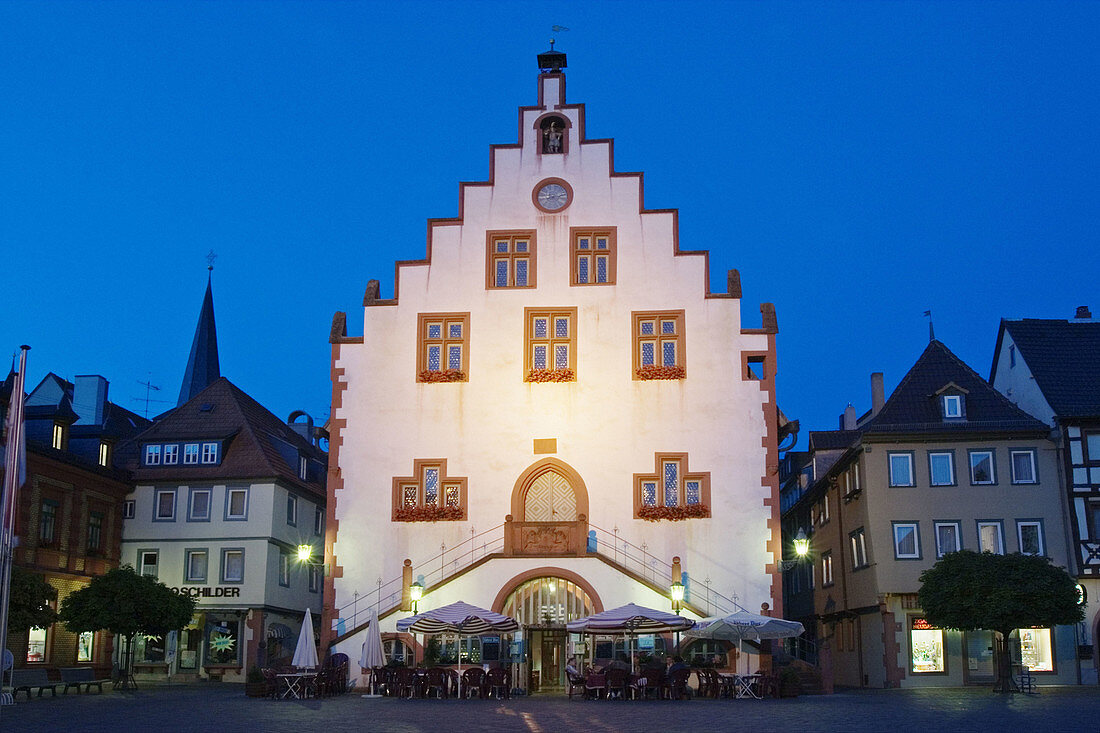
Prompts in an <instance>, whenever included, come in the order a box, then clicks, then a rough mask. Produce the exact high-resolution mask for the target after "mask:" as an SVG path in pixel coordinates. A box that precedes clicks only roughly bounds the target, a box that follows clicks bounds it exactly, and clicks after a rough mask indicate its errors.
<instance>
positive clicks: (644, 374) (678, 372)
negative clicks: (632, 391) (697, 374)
mask: <svg viewBox="0 0 1100 733" xmlns="http://www.w3.org/2000/svg"><path fill="white" fill-rule="evenodd" d="M686 374H687V372H685V371H684V368H683V367H682V366H657V365H656V364H647V365H646V366H642V367H638V368H637V369H635V370H634V375H635V376H636V377H638V379H683V378H684V377H685V376H686Z"/></svg>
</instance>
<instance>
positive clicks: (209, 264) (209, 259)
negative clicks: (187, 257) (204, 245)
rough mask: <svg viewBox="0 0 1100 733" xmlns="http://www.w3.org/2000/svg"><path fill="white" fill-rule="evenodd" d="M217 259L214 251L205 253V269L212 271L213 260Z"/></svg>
mask: <svg viewBox="0 0 1100 733" xmlns="http://www.w3.org/2000/svg"><path fill="white" fill-rule="evenodd" d="M216 259H218V255H217V254H215V253H214V250H210V251H209V252H207V253H206V269H207V270H210V271H213V269H214V260H216Z"/></svg>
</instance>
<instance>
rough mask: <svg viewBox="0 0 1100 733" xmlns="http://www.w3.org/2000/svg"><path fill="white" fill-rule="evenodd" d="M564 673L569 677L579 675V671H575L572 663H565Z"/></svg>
mask: <svg viewBox="0 0 1100 733" xmlns="http://www.w3.org/2000/svg"><path fill="white" fill-rule="evenodd" d="M565 673H566V674H567V675H569V676H570V677H580V676H581V673H580V672H578V671H577V668H576V667H574V666H573V663H572V662H570V663H569V664H567V665H565Z"/></svg>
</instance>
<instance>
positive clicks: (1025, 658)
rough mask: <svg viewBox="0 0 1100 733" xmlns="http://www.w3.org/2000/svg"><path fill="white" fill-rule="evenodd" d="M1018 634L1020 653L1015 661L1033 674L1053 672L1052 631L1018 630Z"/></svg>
mask: <svg viewBox="0 0 1100 733" xmlns="http://www.w3.org/2000/svg"><path fill="white" fill-rule="evenodd" d="M1016 634H1017V636H1018V637H1019V639H1020V651H1019V656H1018V657H1017V658H1016V659H1015V660H1014V661H1015V662H1016V663H1017V664H1020V665H1023V666H1024V667H1027V668H1028V670H1029V671H1031V672H1053V671H1054V646H1053V644H1052V643H1051V632H1050V629H1017V630H1016ZM1014 656H1015V655H1014Z"/></svg>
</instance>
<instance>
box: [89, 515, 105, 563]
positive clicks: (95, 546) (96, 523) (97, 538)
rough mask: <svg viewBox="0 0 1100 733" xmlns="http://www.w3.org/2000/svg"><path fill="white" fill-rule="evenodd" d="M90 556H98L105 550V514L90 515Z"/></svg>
mask: <svg viewBox="0 0 1100 733" xmlns="http://www.w3.org/2000/svg"><path fill="white" fill-rule="evenodd" d="M87 548H88V554H89V555H96V554H99V552H100V551H101V550H102V549H103V513H102V512H89V513H88V541H87Z"/></svg>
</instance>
